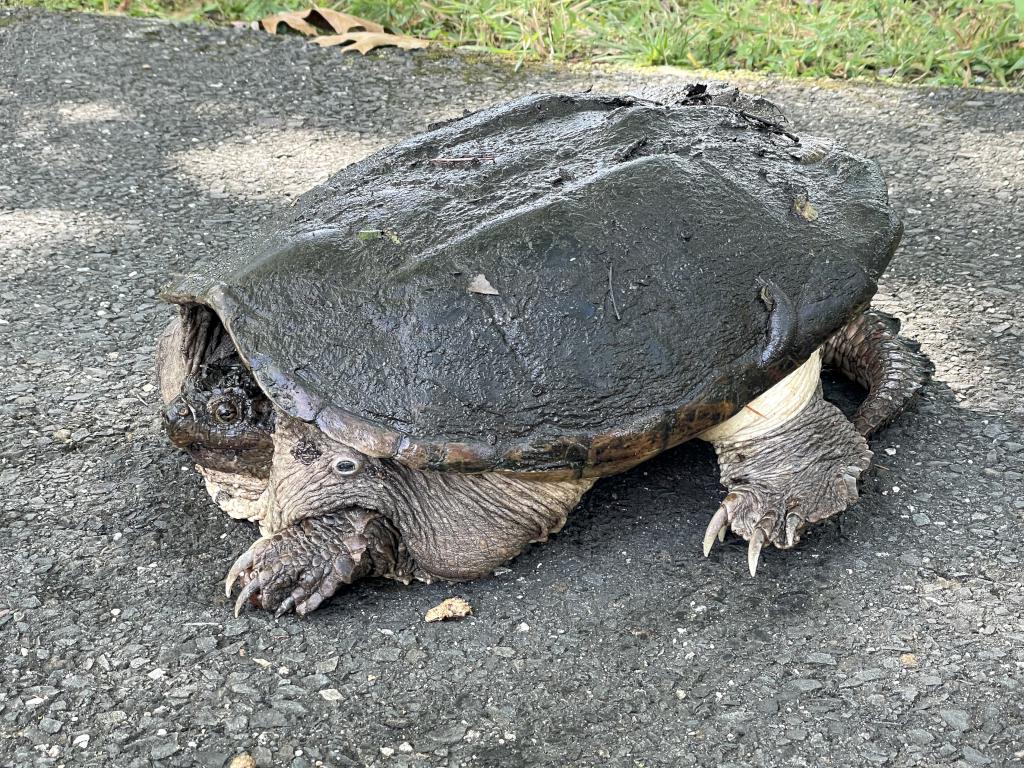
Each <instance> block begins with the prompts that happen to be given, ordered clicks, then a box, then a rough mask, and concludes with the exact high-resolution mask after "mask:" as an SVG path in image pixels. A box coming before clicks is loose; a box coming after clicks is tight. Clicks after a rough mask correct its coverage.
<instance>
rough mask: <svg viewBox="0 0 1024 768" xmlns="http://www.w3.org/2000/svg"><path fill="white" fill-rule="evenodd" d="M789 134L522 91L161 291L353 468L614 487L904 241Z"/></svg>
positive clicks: (872, 191)
mask: <svg viewBox="0 0 1024 768" xmlns="http://www.w3.org/2000/svg"><path fill="white" fill-rule="evenodd" d="M794 139H796V137H793V136H792V135H789V134H785V133H784V132H780V129H779V128H778V126H776V125H774V124H772V123H770V122H769V121H766V120H764V119H763V118H755V117H754V116H752V115H749V114H748V113H745V112H742V111H740V110H737V109H735V108H733V107H728V106H713V105H706V104H702V105H692V104H680V105H670V104H661V103H656V102H651V101H645V100H640V99H635V98H628V97H618V96H615V97H612V96H600V95H592V94H585V95H573V96H566V95H534V96H530V97H526V98H522V99H518V100H516V101H512V102H509V103H506V104H502V105H500V106H497V107H494V108H491V109H487V110H484V111H481V112H477V113H475V114H471V115H468V116H466V117H463V118H461V119H458V120H455V121H451V122H449V123H446V124H443V125H441V126H440V127H437V128H435V129H434V130H431V131H429V132H428V133H424V134H421V135H418V136H415V137H413V138H411V139H408V140H406V141H403V142H402V143H400V144H397V145H395V146H393V147H391V148H389V149H385V150H382V151H380V152H377V153H376V154H374V155H371V156H370V157H368V158H366V159H365V160H363V161H361V162H359V163H356V164H354V165H351V166H349V167H347V168H345V169H344V170H342V171H341V172H339V173H337V174H335V175H334V176H333V177H332V178H331V179H330V180H328V181H327V182H326V183H324V184H322V185H321V186H319V187H317V188H315V189H313V190H311V191H310V192H308V193H307V194H305V195H304V196H303V197H301V198H300V199H299V200H298V201H297V202H296V204H295V205H294V206H293V207H291V208H290V209H288V210H287V211H286V212H285V214H284V215H283V216H282V217H281V218H280V219H279V220H278V221H277V222H276V223H275V224H274V225H273V226H272V227H271V228H270V229H269V231H267V232H264V233H263V234H261V235H259V236H256V237H254V238H252V240H251V242H250V243H249V244H248V245H246V246H244V247H241V248H239V249H238V251H237V252H235V253H232V254H229V255H227V256H225V257H224V258H222V259H219V260H217V261H215V262H211V263H207V264H204V265H201V266H200V267H199V269H198V271H196V272H195V273H194V274H192V275H190V276H189V277H187V278H186V279H185V280H184V281H183V282H182V283H181V284H180V285H178V286H177V287H176V288H175V289H173V290H171V291H169V292H167V293H166V294H165V296H166V298H168V299H169V300H170V301H173V302H175V303H179V304H183V305H186V306H187V307H189V308H190V313H191V316H193V317H194V316H195V310H196V309H197V305H199V307H198V308H201V307H206V308H208V309H210V310H212V311H213V312H214V313H216V315H217V317H219V319H220V321H221V323H222V324H223V326H224V327H225V328H226V329H227V331H228V333H229V334H230V335H231V338H232V339H233V340H234V342H235V345H236V346H237V348H238V351H239V353H240V355H241V356H242V358H243V359H244V360H245V361H246V363H247V364H248V365H249V366H250V367H251V368H252V371H253V373H254V375H255V377H256V379H257V380H258V382H259V383H260V385H261V386H262V387H263V389H264V390H265V391H266V393H267V394H268V396H269V397H270V398H271V399H272V400H273V401H274V402H275V404H276V405H277V407H279V408H280V409H281V410H282V411H285V412H286V413H288V414H291V415H292V416H294V417H297V418H299V419H303V420H306V421H309V422H315V423H317V424H318V425H319V426H320V428H321V429H323V430H324V432H325V433H327V434H328V435H330V436H331V437H333V438H335V439H337V440H339V441H342V442H345V443H347V444H349V445H351V446H353V447H355V448H357V449H359V450H361V451H364V452H365V453H367V454H369V455H373V456H379V457H394V458H395V459H397V460H399V461H401V462H404V463H406V464H408V465H410V466H412V467H415V468H418V469H435V470H455V471H463V472H480V471H489V470H498V471H507V472H518V473H547V474H549V475H551V476H563V477H570V476H597V475H604V474H610V473H613V472H617V471H621V470H623V469H625V468H627V467H629V466H632V465H635V464H637V463H639V462H640V461H642V460H644V459H646V458H649V457H650V456H652V455H654V454H655V453H658V452H659V451H661V450H664V449H665V448H668V447H671V446H673V445H676V444H678V443H680V442H683V441H685V440H688V439H690V438H691V437H694V436H695V435H697V434H699V433H700V432H702V431H704V430H705V429H707V428H709V427H711V426H713V425H714V424H717V423H719V422H721V421H723V420H724V419H726V418H728V417H729V416H731V415H732V414H734V413H735V412H736V411H737V410H738V409H740V408H742V407H743V406H744V405H745V404H746V403H747V402H749V401H750V400H752V399H753V398H754V397H756V396H757V395H759V394H760V393H761V392H763V391H764V390H766V389H767V388H769V387H770V386H771V385H772V384H774V383H776V382H777V381H778V380H779V379H781V378H782V377H783V376H785V375H786V374H787V373H788V372H790V371H791V370H793V369H794V368H795V367H796V366H797V365H799V364H800V363H801V362H803V361H804V360H806V359H807V357H808V356H809V355H810V354H811V353H812V352H813V350H814V349H816V348H817V347H818V346H819V345H820V344H821V343H822V342H823V341H824V340H825V339H826V338H827V337H828V336H829V335H830V334H831V333H832V332H834V331H835V330H836V329H837V328H839V327H840V326H842V325H843V324H844V323H845V322H847V321H848V320H849V319H850V318H851V317H853V316H854V314H856V313H857V312H859V311H860V310H862V309H863V308H864V307H865V306H867V304H868V303H869V301H870V298H871V296H872V295H873V293H874V291H875V288H876V283H875V281H876V280H877V278H878V276H879V275H880V274H881V272H882V271H883V269H884V268H885V267H886V265H887V264H888V262H889V260H890V258H891V257H892V254H893V251H894V249H895V248H896V245H897V244H898V242H899V238H900V235H901V225H900V222H899V220H898V218H897V217H896V215H895V214H894V212H893V210H892V209H891V208H890V206H889V204H888V198H887V192H886V187H885V183H884V181H883V179H882V176H881V174H880V172H879V169H878V167H877V166H876V164H875V163H873V162H871V161H868V160H865V159H863V158H860V157H857V156H855V155H853V154H850V153H849V152H847V151H845V150H843V149H841V148H840V147H838V146H836V145H834V144H832V143H830V142H827V141H822V140H815V139H809V138H800V139H799V140H798V141H794ZM765 285H770V286H771V288H772V290H771V291H769V292H765V288H764V286H765ZM772 307H774V309H770V308H772ZM185 314H189V313H185ZM773 328H774V331H773ZM780 328H781V330H780ZM772 339H774V340H772ZM772 345H773V349H772V350H771V353H770V354H767V352H766V350H767V347H768V346H772Z"/></svg>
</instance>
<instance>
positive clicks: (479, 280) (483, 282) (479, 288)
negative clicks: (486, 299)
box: [467, 275, 501, 296]
mask: <svg viewBox="0 0 1024 768" xmlns="http://www.w3.org/2000/svg"><path fill="white" fill-rule="evenodd" d="M467 290H468V291H469V292H470V293H482V294H483V295H484V296H500V295H501V294H499V293H498V292H497V291H496V290H495V288H494V286H493V285H491V283H490V281H489V280H488V279H487V278H486V277H484V276H483V275H477V276H476V277H474V278H473V279H472V280H470V281H469V288H468V289H467Z"/></svg>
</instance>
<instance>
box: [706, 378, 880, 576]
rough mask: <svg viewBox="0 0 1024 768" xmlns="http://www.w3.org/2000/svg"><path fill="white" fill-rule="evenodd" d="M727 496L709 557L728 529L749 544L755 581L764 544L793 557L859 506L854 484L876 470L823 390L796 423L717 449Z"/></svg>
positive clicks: (714, 524) (709, 541)
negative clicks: (822, 527)
mask: <svg viewBox="0 0 1024 768" xmlns="http://www.w3.org/2000/svg"><path fill="white" fill-rule="evenodd" d="M714 446H715V452H716V453H717V454H718V467H719V472H720V473H721V478H722V485H724V486H725V487H726V488H727V489H728V491H729V492H728V494H727V495H726V497H725V499H724V500H723V501H722V505H721V506H720V507H719V509H718V511H717V512H716V513H715V515H714V517H712V518H711V522H710V523H709V524H708V529H707V532H706V534H705V536H704V554H705V555H707V554H708V553H709V552H710V551H711V547H712V546H713V545H714V541H715V538H716V537H719V536H721V534H722V533H723V532H724V531H725V529H726V528H731V529H732V531H733V532H734V533H736V534H738V535H740V536H742V537H743V538H744V539H746V540H748V541H749V542H750V545H749V548H748V554H747V558H748V566H749V568H750V575H751V576H753V575H754V574H755V573H756V572H757V563H758V558H759V557H760V554H761V548H762V547H763V546H764V545H765V544H774V545H775V546H776V547H778V548H779V549H789V548H790V547H793V546H795V545H796V543H797V542H798V541H800V535H801V533H802V532H803V530H804V529H805V528H807V527H808V526H809V525H813V524H815V523H820V522H821V521H823V520H826V519H828V518H829V517H832V516H833V515H837V514H839V513H840V512H842V511H843V510H844V509H846V508H847V507H848V506H850V505H851V504H853V503H855V502H856V501H857V480H858V479H859V478H860V476H861V473H863V472H864V471H865V470H866V469H867V468H868V466H869V465H870V464H871V451H870V450H868V445H867V442H866V441H865V439H864V438H863V437H862V436H861V435H860V434H859V433H858V432H857V431H856V430H855V429H854V428H853V425H852V424H851V423H850V422H849V420H848V419H847V418H846V417H845V416H844V415H843V413H842V411H840V410H839V409H838V408H836V407H835V406H834V405H832V404H831V403H828V402H826V401H825V400H824V399H822V397H821V389H820V387H819V388H818V389H817V390H816V391H815V393H814V395H813V396H812V398H811V400H810V402H809V403H807V405H806V406H805V407H804V408H803V409H802V410H801V411H800V412H799V413H798V414H797V415H796V416H795V417H793V418H792V419H790V420H789V421H787V422H785V423H784V424H782V425H780V426H778V427H776V428H775V429H773V430H772V431H771V432H769V433H767V434H762V435H758V436H756V437H754V438H753V439H750V440H735V441H734V440H723V441H716V442H715V443H714Z"/></svg>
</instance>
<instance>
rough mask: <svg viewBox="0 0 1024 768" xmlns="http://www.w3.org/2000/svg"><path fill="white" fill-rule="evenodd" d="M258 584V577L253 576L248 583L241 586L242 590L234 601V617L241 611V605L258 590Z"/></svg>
mask: <svg viewBox="0 0 1024 768" xmlns="http://www.w3.org/2000/svg"><path fill="white" fill-rule="evenodd" d="M260 586H261V582H260V579H259V577H257V576H253V577H252V579H251V580H250V581H249V583H248V584H246V585H245V586H244V587H243V588H242V591H241V592H239V593H238V599H237V600H236V601H235V616H236V617H237V616H238V614H240V613H241V612H242V608H243V606H245V604H246V602H247V601H248V600H249V598H250V597H252V596H253V595H254V594H256V593H257V592H259V590H260Z"/></svg>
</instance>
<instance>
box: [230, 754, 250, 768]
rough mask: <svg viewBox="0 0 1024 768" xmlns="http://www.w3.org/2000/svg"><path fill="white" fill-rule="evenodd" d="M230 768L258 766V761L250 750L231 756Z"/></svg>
mask: <svg viewBox="0 0 1024 768" xmlns="http://www.w3.org/2000/svg"><path fill="white" fill-rule="evenodd" d="M228 768H256V761H255V760H254V759H253V758H252V756H251V755H250V754H249V753H248V752H243V753H242V754H240V755H235V756H234V757H233V758H231V762H230V763H229V764H228Z"/></svg>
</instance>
